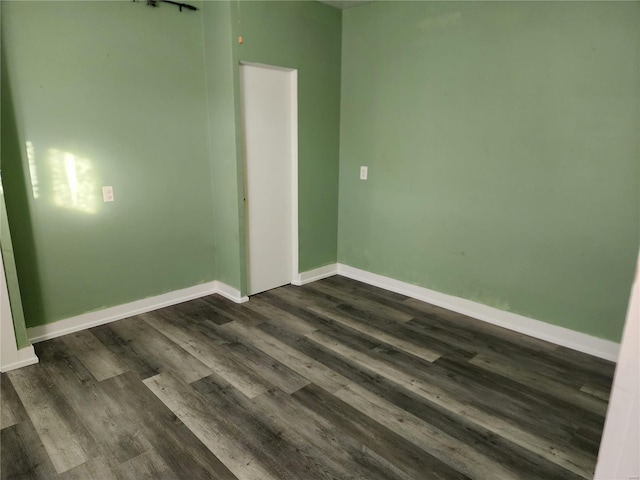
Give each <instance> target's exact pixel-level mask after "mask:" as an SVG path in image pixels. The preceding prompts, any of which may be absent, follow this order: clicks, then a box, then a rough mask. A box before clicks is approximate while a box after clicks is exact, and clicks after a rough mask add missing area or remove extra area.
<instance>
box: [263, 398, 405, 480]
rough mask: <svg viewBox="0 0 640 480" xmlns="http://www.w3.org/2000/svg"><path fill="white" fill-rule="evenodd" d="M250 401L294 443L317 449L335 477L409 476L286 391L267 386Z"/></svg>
mask: <svg viewBox="0 0 640 480" xmlns="http://www.w3.org/2000/svg"><path fill="white" fill-rule="evenodd" d="M253 404H254V406H255V408H256V410H257V411H258V413H259V414H260V415H262V416H268V417H270V418H271V419H273V420H274V421H275V423H276V425H277V426H278V428H279V429H281V430H282V431H283V432H285V433H286V434H288V435H289V436H290V439H291V441H292V442H293V443H295V444H300V445H304V444H307V445H311V446H313V448H314V449H315V450H317V451H318V452H320V458H321V459H322V461H323V462H325V463H327V464H328V465H329V466H330V467H331V469H332V471H334V472H337V473H334V476H336V477H337V478H362V479H366V480H374V479H380V480H382V479H387V478H389V479H407V480H410V479H411V476H410V475H409V474H407V473H406V472H405V471H404V470H402V469H401V468H399V467H398V466H396V465H395V464H394V463H393V462H391V461H389V460H387V459H386V458H385V457H384V456H383V455H380V454H379V452H376V451H375V450H372V449H370V448H369V447H368V446H367V445H366V443H362V442H360V441H359V440H358V439H355V438H353V437H351V436H350V435H349V434H348V433H347V432H345V431H344V430H341V429H336V428H335V425H334V424H332V423H331V422H330V421H328V420H327V419H326V418H325V417H323V416H322V415H319V414H317V413H316V412H315V411H313V410H312V409H310V408H308V407H307V408H305V407H304V406H303V405H301V404H300V403H299V402H298V401H297V400H295V399H294V398H292V397H290V396H288V395H283V394H281V393H280V392H278V391H276V390H270V391H268V392H265V393H264V394H262V395H260V396H259V397H256V398H255V399H254V400H253ZM370 434H371V432H370Z"/></svg>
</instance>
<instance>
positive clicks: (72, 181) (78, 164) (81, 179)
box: [49, 148, 98, 213]
mask: <svg viewBox="0 0 640 480" xmlns="http://www.w3.org/2000/svg"><path fill="white" fill-rule="evenodd" d="M49 168H50V169H51V182H52V186H53V203H54V204H55V205H57V206H59V207H63V208H69V209H72V210H78V211H80V212H84V213H96V212H97V205H98V196H97V193H96V192H97V189H96V181H95V175H94V172H93V165H92V163H91V160H88V159H86V158H81V157H78V156H76V155H74V154H72V153H69V152H63V151H61V150H57V149H55V148H52V149H50V150H49Z"/></svg>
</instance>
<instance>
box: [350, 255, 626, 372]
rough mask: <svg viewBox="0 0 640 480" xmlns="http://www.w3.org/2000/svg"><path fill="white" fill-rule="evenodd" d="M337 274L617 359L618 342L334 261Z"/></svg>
mask: <svg viewBox="0 0 640 480" xmlns="http://www.w3.org/2000/svg"><path fill="white" fill-rule="evenodd" d="M338 275H342V276H344V277H348V278H352V279H354V280H358V281H360V282H363V283H368V284H369V285H374V286H376V287H380V288H384V289H385V290H389V291H392V292H396V293H399V294H401V295H406V296H408V297H411V298H415V299H417V300H422V301H423V302H427V303H430V304H432V305H436V306H438V307H442V308H446V309H448V310H452V311H454V312H458V313H461V314H463V315H467V316H469V317H473V318H475V319H477V320H482V321H483V322H487V323H491V324H493V325H497V326H500V327H503V328H507V329H509V330H513V331H516V332H519V333H523V334H525V335H529V336H531V337H535V338H539V339H541V340H546V341H548V342H551V343H555V344H557V345H561V346H563V347H567V348H571V349H572V350H577V351H579V352H583V353H588V354H589V355H593V356H596V357H599V358H604V359H605V360H610V361H613V362H615V361H617V359H618V353H619V351H620V344H618V343H615V342H612V341H609V340H604V339H602V338H597V337H593V336H591V335H587V334H586V333H580V332H575V331H573V330H569V329H568V328H564V327H559V326H557V325H552V324H550V323H546V322H542V321H540V320H534V319H532V318H528V317H524V316H522V315H518V314H517V313H511V312H505V311H504V310H499V309H497V308H494V307H489V306H487V305H483V304H481V303H477V302H474V301H471V300H466V299H464V298H460V297H454V296H453V295H447V294H444V293H440V292H436V291H434V290H429V289H428V288H424V287H419V286H417V285H412V284H410V283H406V282H402V281H400V280H395V279H393V278H389V277H385V276H382V275H377V274H375V273H371V272H367V271H366V270H360V269H358V268H355V267H351V266H349V265H344V264H341V263H339V264H338Z"/></svg>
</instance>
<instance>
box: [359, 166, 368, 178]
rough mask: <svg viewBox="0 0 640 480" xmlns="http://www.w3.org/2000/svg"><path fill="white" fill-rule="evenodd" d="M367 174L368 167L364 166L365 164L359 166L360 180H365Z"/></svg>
mask: <svg viewBox="0 0 640 480" xmlns="http://www.w3.org/2000/svg"><path fill="white" fill-rule="evenodd" d="M368 174H369V167H365V166H362V167H360V180H366V179H367V175H368Z"/></svg>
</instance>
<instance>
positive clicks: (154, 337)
mask: <svg viewBox="0 0 640 480" xmlns="http://www.w3.org/2000/svg"><path fill="white" fill-rule="evenodd" d="M111 328H112V329H113V331H114V332H115V333H116V334H117V335H119V336H120V337H121V338H123V339H124V340H125V341H128V342H130V344H134V345H135V347H134V351H135V354H136V355H137V356H138V357H140V358H141V359H143V360H144V361H145V362H146V363H147V364H149V365H153V367H154V369H155V370H158V371H161V372H162V371H167V372H171V373H174V374H175V375H177V376H180V377H182V378H184V379H185V380H186V381H187V382H194V381H196V380H199V379H200V378H204V377H206V376H207V375H210V374H211V369H210V368H209V367H208V366H207V365H205V364H204V363H203V362H201V361H200V360H199V359H198V358H197V357H195V356H194V355H192V354H190V353H189V352H188V351H187V350H185V349H184V348H182V347H181V346H180V345H178V344H176V343H175V342H174V341H172V340H170V339H169V338H167V337H166V336H165V335H163V334H162V333H160V332H158V331H157V330H156V329H154V328H152V327H151V326H150V325H149V324H148V323H147V322H145V321H144V320H143V319H142V318H140V317H131V318H127V319H125V320H123V321H121V322H116V323H114V324H112V325H111ZM134 341H135V343H133V342H134Z"/></svg>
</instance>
